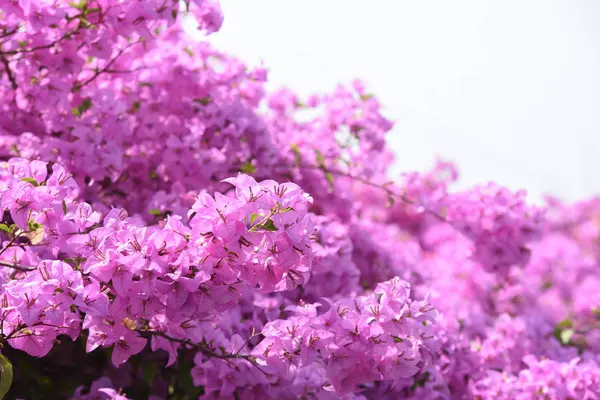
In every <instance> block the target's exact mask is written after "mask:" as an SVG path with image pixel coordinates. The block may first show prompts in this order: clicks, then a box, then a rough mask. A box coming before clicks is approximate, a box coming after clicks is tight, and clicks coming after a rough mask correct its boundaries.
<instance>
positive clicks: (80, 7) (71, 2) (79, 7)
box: [69, 0, 87, 10]
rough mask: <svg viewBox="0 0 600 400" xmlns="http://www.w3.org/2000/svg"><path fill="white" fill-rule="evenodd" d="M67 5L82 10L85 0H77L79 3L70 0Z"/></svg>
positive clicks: (85, 3)
mask: <svg viewBox="0 0 600 400" xmlns="http://www.w3.org/2000/svg"><path fill="white" fill-rule="evenodd" d="M69 5H70V6H71V7H73V8H76V9H78V10H83V9H85V8H86V7H87V0H79V3H75V2H74V1H70V2H69Z"/></svg>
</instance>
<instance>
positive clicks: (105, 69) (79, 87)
mask: <svg viewBox="0 0 600 400" xmlns="http://www.w3.org/2000/svg"><path fill="white" fill-rule="evenodd" d="M138 43H141V41H137V42H133V43H129V44H128V45H127V46H125V47H123V48H122V49H121V50H119V51H118V52H117V54H116V55H115V56H114V57H113V58H112V59H110V60H109V61H108V62H107V63H106V65H105V66H104V68H102V69H98V70H96V72H94V75H92V76H91V77H90V78H89V79H88V80H86V81H85V82H83V83H79V84H75V85H74V86H73V91H79V90H81V88H83V87H84V86H86V85H88V84H90V83H92V82H93V81H94V80H96V78H98V77H99V76H100V75H101V74H103V73H105V72H107V71H109V70H110V67H111V66H112V65H113V64H114V63H115V61H117V59H118V58H119V57H120V56H121V55H122V54H123V53H124V52H125V50H127V49H128V48H130V47H132V46H134V45H136V44H138Z"/></svg>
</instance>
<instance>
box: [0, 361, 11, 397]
mask: <svg viewBox="0 0 600 400" xmlns="http://www.w3.org/2000/svg"><path fill="white" fill-rule="evenodd" d="M12 380H13V368H12V364H11V362H10V361H9V359H8V358H6V357H5V356H4V354H0V400H2V399H3V398H4V396H6V393H8V390H9V389H10V385H11V384H12Z"/></svg>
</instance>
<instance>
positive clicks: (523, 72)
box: [210, 0, 600, 200]
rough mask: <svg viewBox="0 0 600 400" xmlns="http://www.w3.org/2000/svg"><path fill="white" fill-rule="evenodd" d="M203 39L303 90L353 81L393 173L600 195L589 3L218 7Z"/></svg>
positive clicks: (243, 3) (249, 2)
mask: <svg viewBox="0 0 600 400" xmlns="http://www.w3.org/2000/svg"><path fill="white" fill-rule="evenodd" d="M221 4H222V7H223V11H224V14H225V23H224V25H223V29H222V30H221V31H220V32H218V33H217V34H215V35H214V36H211V38H210V40H211V41H212V42H214V43H215V44H216V45H217V46H218V47H219V48H220V49H222V50H225V51H228V52H230V53H233V54H235V55H237V56H238V57H240V58H242V59H244V60H245V61H247V62H248V63H250V64H258V63H259V62H260V61H261V60H262V61H264V64H265V65H266V66H267V67H269V69H270V71H271V72H270V75H269V77H270V81H271V82H272V85H274V86H280V85H285V86H289V87H291V88H293V89H295V90H296V91H297V92H299V93H300V94H310V93H312V92H314V91H320V92H323V91H326V90H329V89H331V88H333V87H334V86H335V84H336V83H338V82H349V81H350V80H351V79H353V78H361V79H363V80H364V81H366V82H367V84H368V87H369V88H370V90H371V92H373V93H374V94H375V95H377V96H378V97H379V98H380V100H381V101H382V103H383V104H384V106H385V113H386V115H387V116H388V117H389V118H391V119H393V120H394V121H396V127H395V129H394V131H393V132H392V133H390V136H389V141H390V145H391V146H392V147H393V148H394V150H395V151H396V154H397V160H398V161H397V165H396V170H397V171H402V170H415V169H424V168H427V167H428V166H430V165H432V163H433V160H434V158H435V156H436V155H441V156H442V157H444V158H446V159H450V160H453V161H456V162H457V163H458V166H459V168H460V172H461V177H462V179H461V186H462V185H471V184H474V183H479V182H485V181H488V180H495V181H497V182H499V183H501V184H503V185H506V186H509V187H511V188H515V189H516V188H526V189H527V190H528V191H529V193H530V194H531V195H532V196H533V197H538V196H539V195H540V194H542V193H553V194H557V195H560V196H561V197H563V198H565V199H569V200H574V199H577V198H581V197H583V196H589V195H593V194H600V157H598V154H600V112H599V111H600V107H599V106H600V77H599V73H600V47H599V46H600V28H598V26H599V25H598V21H600V2H597V1H594V0H589V1H585V0H578V1H573V0H564V1H551V0H546V1H543V0H539V1H533V0H527V1H519V0H514V1H511V0H503V1H499V0H497V1H487V0H472V1H462V0H454V1H442V0H439V1H405V0H387V1H383V0H371V1H365V0H362V1H355V0H301V1H300V0H222V1H221Z"/></svg>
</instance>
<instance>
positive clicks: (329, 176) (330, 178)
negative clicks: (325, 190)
mask: <svg viewBox="0 0 600 400" xmlns="http://www.w3.org/2000/svg"><path fill="white" fill-rule="evenodd" d="M325 179H327V182H329V191H330V192H333V188H334V186H335V185H334V182H333V174H332V173H331V172H325Z"/></svg>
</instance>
